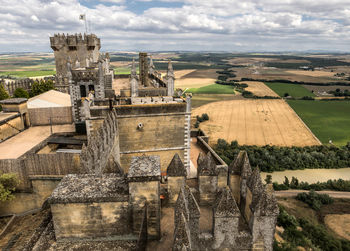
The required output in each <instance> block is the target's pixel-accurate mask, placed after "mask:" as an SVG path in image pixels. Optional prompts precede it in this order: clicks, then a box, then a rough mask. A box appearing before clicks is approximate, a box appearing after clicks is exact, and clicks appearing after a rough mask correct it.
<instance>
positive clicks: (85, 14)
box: [84, 14, 88, 34]
mask: <svg viewBox="0 0 350 251" xmlns="http://www.w3.org/2000/svg"><path fill="white" fill-rule="evenodd" d="M84 20H85V31H86V34H88V30H87V23H86V14H84Z"/></svg>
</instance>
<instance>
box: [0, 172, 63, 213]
mask: <svg viewBox="0 0 350 251" xmlns="http://www.w3.org/2000/svg"><path fill="white" fill-rule="evenodd" d="M61 178H62V177H60V176H40V177H32V178H31V179H30V180H29V182H30V185H31V187H32V192H31V193H26V192H16V193H14V196H15V198H14V199H13V200H10V201H6V202H0V216H4V215H11V214H21V213H24V212H27V211H30V210H33V209H37V208H41V206H42V204H43V203H44V201H45V200H46V199H47V198H48V197H49V196H50V194H51V193H52V191H53V190H54V189H55V188H56V186H57V185H58V183H59V182H60V180H61Z"/></svg>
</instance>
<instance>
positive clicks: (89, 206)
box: [51, 201, 129, 240]
mask: <svg viewBox="0 0 350 251" xmlns="http://www.w3.org/2000/svg"><path fill="white" fill-rule="evenodd" d="M128 204H129V203H128V202H127V201H126V202H94V203H69V204H53V205H51V211H52V215H53V219H54V227H55V234H56V238H57V240H62V239H66V238H68V239H73V238H78V239H88V238H102V237H104V238H113V237H116V236H123V235H127V234H128V232H129V229H128V227H129V211H128ZM91 219H93V221H92V220H91ZM102 230H103V231H102Z"/></svg>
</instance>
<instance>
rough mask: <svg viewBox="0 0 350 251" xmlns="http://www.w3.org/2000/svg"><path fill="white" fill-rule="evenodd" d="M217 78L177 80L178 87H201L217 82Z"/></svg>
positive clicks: (176, 85)
mask: <svg viewBox="0 0 350 251" xmlns="http://www.w3.org/2000/svg"><path fill="white" fill-rule="evenodd" d="M215 81H216V79H215V78H181V79H176V80H175V87H176V88H183V89H184V88H199V87H203V86H207V85H212V84H215Z"/></svg>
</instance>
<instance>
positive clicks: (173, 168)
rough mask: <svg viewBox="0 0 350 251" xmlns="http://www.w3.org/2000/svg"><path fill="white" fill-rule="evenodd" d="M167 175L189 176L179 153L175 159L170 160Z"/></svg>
mask: <svg viewBox="0 0 350 251" xmlns="http://www.w3.org/2000/svg"><path fill="white" fill-rule="evenodd" d="M167 176H173V177H178V176H184V177H186V176H187V171H186V168H185V166H184V164H183V163H182V161H181V159H180V156H179V155H178V154H177V153H176V154H175V155H174V157H173V159H172V160H171V162H170V165H169V166H168V169H167Z"/></svg>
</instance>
